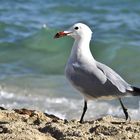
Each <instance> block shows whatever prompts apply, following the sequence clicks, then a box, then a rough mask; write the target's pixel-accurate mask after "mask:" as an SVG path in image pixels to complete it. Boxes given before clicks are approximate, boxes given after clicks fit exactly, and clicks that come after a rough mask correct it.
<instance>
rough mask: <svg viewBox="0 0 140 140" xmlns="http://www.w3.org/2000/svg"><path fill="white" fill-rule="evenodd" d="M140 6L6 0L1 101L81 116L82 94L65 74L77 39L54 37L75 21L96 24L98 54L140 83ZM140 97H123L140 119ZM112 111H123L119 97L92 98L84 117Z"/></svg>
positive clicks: (0, 24)
mask: <svg viewBox="0 0 140 140" xmlns="http://www.w3.org/2000/svg"><path fill="white" fill-rule="evenodd" d="M139 7H140V1H139V0H133V1H132V0H127V1H126V0H117V1H112V0H102V1H99V0H94V1H93V0H88V1H84V0H79V1H74V0H69V1H65V0H57V1H52V0H26V1H25V0H1V1H0V85H1V86H0V87H1V90H0V106H3V107H6V108H23V107H25V108H29V109H37V110H42V111H45V112H47V113H53V114H55V115H57V116H59V117H61V118H67V119H74V118H75V119H76V118H79V117H80V115H81V112H82V107H83V98H82V97H81V96H80V94H78V93H77V91H75V90H74V89H73V88H72V87H71V86H70V84H69V83H68V82H67V80H66V79H65V77H64V74H63V73H64V66H65V63H66V61H67V59H68V56H69V54H70V50H71V47H72V44H73V39H71V38H68V37H65V38H62V39H58V40H54V39H53V36H54V34H55V33H56V32H57V31H60V30H64V29H67V28H68V27H70V26H71V25H73V24H74V23H76V22H83V23H86V24H88V25H89V26H90V27H91V29H92V31H93V38H92V41H91V51H92V53H93V55H94V57H95V58H96V59H97V60H98V61H101V62H103V63H105V64H107V65H109V66H110V67H111V68H113V69H115V70H116V71H117V72H118V73H119V74H120V75H121V76H122V77H123V78H124V79H125V80H127V81H128V82H129V83H131V84H132V85H137V86H140V8H139ZM139 99H140V97H132V98H124V99H123V101H124V104H126V105H127V106H128V108H129V112H130V115H131V117H132V118H133V119H138V118H140V101H139ZM107 114H111V115H115V116H121V117H122V116H123V113H122V110H121V107H120V105H119V102H118V101H117V100H112V101H93V102H92V101H91V102H89V110H88V112H87V115H86V116H85V117H86V118H87V119H90V118H97V117H100V116H104V115H107Z"/></svg>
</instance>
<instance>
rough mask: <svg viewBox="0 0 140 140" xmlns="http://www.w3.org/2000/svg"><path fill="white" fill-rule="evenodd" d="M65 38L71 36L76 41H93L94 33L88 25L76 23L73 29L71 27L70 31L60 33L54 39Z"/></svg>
mask: <svg viewBox="0 0 140 140" xmlns="http://www.w3.org/2000/svg"><path fill="white" fill-rule="evenodd" d="M64 36H71V37H73V38H74V39H76V40H78V39H81V38H89V39H91V36H92V31H91V29H90V28H89V27H88V26H87V25H85V24H83V23H76V24H74V25H73V26H72V27H70V28H69V29H68V30H66V31H62V32H58V33H57V34H56V35H55V36H54V38H60V37H64Z"/></svg>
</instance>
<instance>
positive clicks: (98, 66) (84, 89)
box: [54, 23, 140, 123]
mask: <svg viewBox="0 0 140 140" xmlns="http://www.w3.org/2000/svg"><path fill="white" fill-rule="evenodd" d="M64 36H70V37H72V38H74V44H73V47H72V50H71V54H70V57H69V59H68V62H67V64H66V67H65V75H66V78H67V79H68V80H69V81H70V83H71V84H72V85H73V87H74V88H76V89H77V90H78V91H80V93H81V94H82V95H83V97H84V107H83V112H82V115H81V118H80V123H82V122H83V118H84V115H85V113H86V111H87V101H88V100H94V99H114V98H117V99H119V102H120V104H121V107H122V109H123V112H124V114H125V118H126V120H128V119H129V118H130V116H129V114H128V111H127V108H126V107H125V106H124V104H123V102H122V100H121V97H124V96H128V95H132V96H140V88H138V87H134V86H132V85H130V84H128V83H127V82H126V81H125V80H124V79H123V78H122V77H121V76H119V74H117V73H116V72H115V71H114V70H112V69H111V68H110V67H108V66H107V65H105V64H102V63H100V62H98V61H96V60H95V58H94V57H93V55H92V53H91V51H90V40H91V37H92V31H91V29H90V28H89V27H88V26H87V25H85V24H83V23H76V24H74V25H73V26H72V27H70V28H69V29H68V30H66V31H61V32H58V33H56V35H55V36H54V38H60V37H64Z"/></svg>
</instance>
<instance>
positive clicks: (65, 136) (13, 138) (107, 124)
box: [0, 107, 140, 140]
mask: <svg viewBox="0 0 140 140" xmlns="http://www.w3.org/2000/svg"><path fill="white" fill-rule="evenodd" d="M139 132H140V121H136V120H131V121H130V122H125V120H124V119H122V118H116V117H112V116H105V117H102V118H100V119H97V120H91V121H85V122H84V123H82V124H81V123H79V121H78V120H71V121H67V120H62V119H59V118H58V117H56V116H54V115H49V114H46V113H43V112H40V111H36V110H28V109H13V110H7V109H5V108H3V107H0V139H1V140H5V139H7V140H8V139H10V140H24V139H25V140H46V139H47V140H56V139H57V140H114V139H115V140H119V139H124V140H128V139H132V140H139V139H140V133H139Z"/></svg>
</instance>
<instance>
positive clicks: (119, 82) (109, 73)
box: [96, 61, 133, 93]
mask: <svg viewBox="0 0 140 140" xmlns="http://www.w3.org/2000/svg"><path fill="white" fill-rule="evenodd" d="M96 65H97V67H98V68H99V69H100V70H101V71H102V72H103V73H104V74H105V75H106V77H107V79H108V80H109V81H110V82H111V83H112V84H113V85H115V86H116V87H117V88H118V89H119V91H121V92H123V93H124V92H126V91H127V90H129V91H133V89H132V87H131V85H129V84H128V83H127V82H126V81H125V80H123V79H122V78H121V77H120V76H119V75H118V74H117V73H116V72H115V71H113V70H112V69H111V68H109V67H108V66H106V65H104V64H102V63H100V62H97V61H96Z"/></svg>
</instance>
